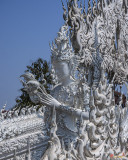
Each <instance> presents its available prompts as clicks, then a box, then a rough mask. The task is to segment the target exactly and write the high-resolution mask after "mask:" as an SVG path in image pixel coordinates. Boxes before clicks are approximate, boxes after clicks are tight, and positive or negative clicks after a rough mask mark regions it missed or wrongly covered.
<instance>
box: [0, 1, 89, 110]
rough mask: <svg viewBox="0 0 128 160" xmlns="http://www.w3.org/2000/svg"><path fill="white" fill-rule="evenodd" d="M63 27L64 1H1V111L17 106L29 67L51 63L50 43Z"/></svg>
mask: <svg viewBox="0 0 128 160" xmlns="http://www.w3.org/2000/svg"><path fill="white" fill-rule="evenodd" d="M64 1H65V0H64ZM86 4H87V0H86ZM63 23H64V21H63V10H62V5H61V0H0V69H1V74H0V108H1V107H2V106H3V105H4V104H5V103H6V102H7V107H8V108H11V107H12V106H13V105H14V104H15V98H16V97H17V96H18V95H20V92H19V90H20V88H21V87H22V85H21V84H20V81H19V77H20V75H21V74H23V73H24V70H25V69H26V66H27V65H30V64H31V63H32V62H33V61H36V60H37V59H38V58H39V57H41V58H43V59H46V60H50V54H51V53H50V47H49V42H52V41H53V40H54V38H55V37H56V35H57V32H58V30H59V28H60V27H61V26H62V25H63Z"/></svg>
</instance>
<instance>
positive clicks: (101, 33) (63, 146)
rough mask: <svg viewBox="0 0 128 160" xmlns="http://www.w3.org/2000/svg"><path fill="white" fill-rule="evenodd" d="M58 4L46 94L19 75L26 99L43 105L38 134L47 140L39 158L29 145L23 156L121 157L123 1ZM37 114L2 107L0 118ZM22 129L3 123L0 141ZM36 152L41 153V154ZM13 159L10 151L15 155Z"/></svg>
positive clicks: (127, 70) (127, 38) (124, 137)
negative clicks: (60, 13)
mask: <svg viewBox="0 0 128 160" xmlns="http://www.w3.org/2000/svg"><path fill="white" fill-rule="evenodd" d="M62 5H63V9H64V16H63V17H64V20H65V24H64V25H63V26H62V27H61V29H60V31H59V32H58V36H57V38H55V42H53V43H52V46H50V47H51V52H52V56H51V63H52V67H51V75H52V78H53V83H54V85H53V86H52V89H51V93H50V94H48V93H47V92H46V90H45V88H44V86H43V85H42V84H40V83H39V82H38V81H37V80H36V79H35V77H34V75H32V74H31V73H25V74H24V75H22V76H21V77H23V78H24V81H23V80H21V82H22V84H23V86H24V89H25V90H26V91H27V93H28V94H29V96H30V99H31V101H32V102H33V103H35V104H42V105H45V106H46V110H45V112H44V113H43V115H42V120H43V121H44V123H45V127H44V128H45V129H47V131H48V132H45V131H44V130H45V129H44V128H43V129H44V130H43V132H42V134H43V136H44V137H47V139H46V144H47V143H48V142H49V145H48V146H47V145H46V146H47V149H46V148H43V149H40V150H41V151H40V150H38V153H39V156H37V155H36V156H35V155H33V151H31V150H32V149H31V146H29V147H30V148H29V149H27V152H26V153H25V154H24V157H25V156H26V157H27V158H28V159H36V160H38V159H41V160H47V159H48V160H66V159H70V160H86V159H87V160H91V159H97V160H98V159H102V160H109V159H111V158H112V156H120V155H123V156H124V155H125V156H126V154H127V153H128V144H127V143H128V124H127V123H128V114H127V113H128V111H127V108H128V101H127V100H126V107H125V108H122V100H120V102H119V104H115V97H114V87H115V85H118V86H120V87H121V86H122V85H123V84H125V83H126V85H127V78H128V13H127V7H128V4H127V3H126V1H125V0H117V1H115V0H98V1H97V3H96V1H95V0H93V6H92V7H91V1H90V0H89V1H88V10H87V14H86V12H85V6H84V7H83V8H82V6H81V4H80V7H79V2H77V0H69V1H68V2H67V9H66V8H65V6H64V4H63V3H62ZM44 81H45V80H44ZM121 96H122V95H121ZM47 109H48V110H47ZM51 110H52V113H51ZM32 114H34V115H35V117H33V116H32ZM38 114H39V115H40V114H42V111H41V110H39V111H38V112H37V111H36V107H33V109H32V110H31V109H25V108H23V109H22V110H21V112H20V115H19V113H18V111H15V112H14V113H13V112H8V113H6V112H4V111H1V114H0V116H1V118H0V120H1V122H2V126H4V125H3V124H4V121H6V124H7V122H9V123H10V124H11V123H14V122H15V121H20V120H21V119H23V120H25V121H27V119H28V117H29V120H32V119H34V118H35V119H36V118H37V115H38ZM45 116H46V117H45ZM39 117H40V116H39ZM39 117H38V118H39ZM44 117H45V118H44ZM38 118H37V119H38ZM38 120H39V119H38ZM29 122H30V121H29ZM38 123H39V121H38ZM20 124H22V123H21V122H20ZM29 125H30V124H28V125H27V126H26V129H25V131H26V130H27V127H28V126H29ZM35 125H36V124H35ZM32 128H34V126H32ZM44 132H45V133H44ZM23 133H24V131H23V126H22V127H21V129H20V127H16V126H15V125H14V126H13V127H11V128H8V129H7V128H6V126H4V127H3V128H1V131H0V134H1V135H2V136H1V137H2V138H1V137H0V138H1V139H0V141H1V142H3V140H5V139H6V140H7V139H11V138H12V137H16V135H18V136H19V135H22V134H23ZM35 137H36V134H35ZM48 138H49V139H48ZM35 139H36V138H35ZM37 139H38V138H37ZM35 141H36V140H34V142H33V145H34V144H35ZM38 142H39V141H38ZM42 143H43V144H45V142H44V141H43V142H42ZM30 144H31V143H30ZM31 145H32V144H31ZM0 147H1V146H0ZM14 150H15V148H13V151H14ZM30 151H31V152H32V153H31V154H30ZM2 152H3V151H2ZM20 153H21V152H20ZM40 153H43V155H42V158H41V156H40V155H41V154H40ZM26 154H27V155H26ZM16 157H17V153H16V152H15V154H14V159H16ZM22 157H23V156H22Z"/></svg>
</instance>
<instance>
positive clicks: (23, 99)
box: [14, 58, 52, 109]
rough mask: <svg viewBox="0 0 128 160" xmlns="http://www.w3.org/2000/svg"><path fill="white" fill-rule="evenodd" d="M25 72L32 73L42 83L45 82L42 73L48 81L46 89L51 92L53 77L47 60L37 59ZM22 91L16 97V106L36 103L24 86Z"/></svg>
mask: <svg viewBox="0 0 128 160" xmlns="http://www.w3.org/2000/svg"><path fill="white" fill-rule="evenodd" d="M25 72H30V73H32V74H33V75H34V76H35V78H36V79H37V80H38V81H39V82H40V83H43V82H42V75H43V76H44V79H45V80H46V83H44V84H43V85H44V87H45V89H46V91H47V92H48V93H49V92H50V86H51V84H52V78H51V75H50V64H49V63H48V62H47V61H46V60H43V59H41V58H39V59H38V60H37V61H35V62H33V63H32V64H31V65H28V66H27V69H26V70H25ZM20 91H21V95H20V96H18V97H17V98H16V105H15V106H14V108H17V109H18V108H22V107H26V106H32V105H34V104H33V103H32V102H31V100H30V98H29V95H28V94H27V92H26V91H24V89H23V88H21V89H20Z"/></svg>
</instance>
